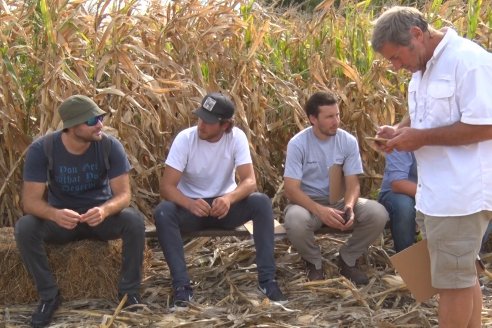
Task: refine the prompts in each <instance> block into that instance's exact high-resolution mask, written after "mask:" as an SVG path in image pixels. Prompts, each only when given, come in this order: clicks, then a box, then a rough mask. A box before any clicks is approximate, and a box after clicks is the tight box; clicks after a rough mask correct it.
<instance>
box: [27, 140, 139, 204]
mask: <svg viewBox="0 0 492 328" xmlns="http://www.w3.org/2000/svg"><path fill="white" fill-rule="evenodd" d="M61 134H62V132H61V131H59V132H55V134H54V135H53V152H52V158H53V170H52V179H51V181H50V182H49V188H48V203H50V204H51V205H52V206H54V207H56V208H69V209H72V210H75V211H79V212H80V211H86V210H87V209H89V208H92V207H94V206H98V205H101V204H102V203H104V202H105V201H107V200H108V199H110V198H111V197H112V192H111V188H110V186H109V180H111V179H113V178H115V177H118V176H120V175H122V174H124V173H127V172H128V171H130V169H131V166H130V163H129V161H128V158H127V156H126V153H125V150H124V148H123V145H122V144H121V143H120V142H119V141H118V140H117V139H116V138H114V137H112V136H109V135H108V136H107V137H108V138H109V139H110V141H111V147H110V152H109V166H110V168H109V170H106V166H105V164H104V151H103V142H102V141H93V142H92V143H91V145H90V147H89V148H88V149H87V151H86V152H85V153H84V154H81V155H74V154H71V153H69V152H68V151H67V149H66V148H65V146H64V145H63V142H62V140H61ZM43 142H44V139H43V138H40V139H38V140H36V141H34V142H33V143H32V144H31V145H30V146H29V149H28V151H27V154H26V160H25V162H24V176H23V178H24V181H31V182H47V180H48V177H47V167H48V157H47V156H46V155H45V153H44V148H43Z"/></svg>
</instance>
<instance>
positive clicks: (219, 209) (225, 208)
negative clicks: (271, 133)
mask: <svg viewBox="0 0 492 328" xmlns="http://www.w3.org/2000/svg"><path fill="white" fill-rule="evenodd" d="M236 172H237V175H238V177H239V183H238V185H237V187H236V189H234V190H233V191H231V192H230V193H227V194H225V195H223V196H220V197H217V198H215V199H214V201H213V203H212V209H211V211H210V215H211V216H215V217H218V218H219V219H222V218H223V217H225V216H226V215H227V213H228V212H229V209H230V208H231V204H234V203H236V202H238V201H240V200H242V199H244V198H246V197H247V196H248V195H250V194H251V193H253V192H254V191H256V188H257V187H256V177H255V172H254V169H253V164H251V163H248V164H243V165H240V166H238V167H237V168H236Z"/></svg>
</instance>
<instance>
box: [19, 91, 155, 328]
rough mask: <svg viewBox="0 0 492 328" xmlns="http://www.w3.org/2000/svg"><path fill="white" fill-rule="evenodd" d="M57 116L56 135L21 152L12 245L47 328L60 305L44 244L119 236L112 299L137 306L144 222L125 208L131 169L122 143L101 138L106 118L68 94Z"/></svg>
mask: <svg viewBox="0 0 492 328" xmlns="http://www.w3.org/2000/svg"><path fill="white" fill-rule="evenodd" d="M58 112H59V114H60V117H61V119H62V121H63V130H62V131H57V132H54V133H53V134H51V135H47V136H45V137H42V138H39V139H37V140H36V141H34V142H33V143H32V144H31V145H30V146H29V149H28V151H27V155H26V159H25V163H24V172H23V190H22V203H23V210H24V216H23V217H21V218H20V219H19V220H18V221H17V223H16V226H15V239H16V243H17V247H18V248H19V251H20V254H21V256H22V259H23V261H24V264H25V266H26V268H27V270H28V272H29V273H30V274H31V276H32V278H33V280H34V282H35V285H36V289H37V291H38V295H39V297H40V299H41V300H40V304H39V307H38V308H37V310H36V311H35V312H34V313H33V316H32V326H33V327H43V326H45V325H48V324H49V323H50V322H51V319H52V316H53V313H54V312H55V311H56V309H57V308H58V306H59V305H60V302H61V297H60V292H59V289H58V286H57V284H56V280H55V277H54V276H53V273H52V271H51V269H50V267H49V264H48V259H47V256H46V252H45V247H44V244H45V243H56V244H65V243H69V242H71V241H76V240H81V239H89V238H90V239H98V240H113V239H119V238H122V240H123V250H122V253H123V254H122V261H123V263H122V272H121V280H120V282H119V285H118V289H119V290H118V291H119V297H120V299H121V298H123V296H124V295H125V294H127V295H128V298H127V301H126V304H125V306H129V305H134V304H141V302H140V297H139V289H140V284H141V279H142V272H141V268H142V261H143V251H144V244H145V225H144V220H143V215H142V214H141V213H140V212H139V211H138V210H136V209H134V208H131V207H129V205H130V199H131V190H130V181H129V176H128V172H129V171H130V169H131V166H130V163H129V161H128V158H127V155H126V153H125V150H124V148H123V145H122V144H121V143H120V142H119V141H118V140H117V139H116V138H114V137H112V136H108V135H104V134H103V132H102V127H103V123H102V120H103V117H104V115H105V114H106V113H105V112H104V111H103V110H101V109H100V108H99V107H98V106H97V105H96V103H95V102H94V101H92V100H91V99H90V98H88V97H86V96H81V95H75V96H71V97H69V98H67V99H66V100H65V101H64V102H63V103H62V104H61V105H60V107H59V108H58ZM47 143H49V145H47ZM104 143H107V145H108V146H107V147H105V146H104ZM105 148H106V149H105ZM47 149H49V151H48V150H47ZM105 157H106V158H105ZM105 160H106V161H107V163H105ZM46 191H47V195H48V197H47V198H46V197H45V192H46Z"/></svg>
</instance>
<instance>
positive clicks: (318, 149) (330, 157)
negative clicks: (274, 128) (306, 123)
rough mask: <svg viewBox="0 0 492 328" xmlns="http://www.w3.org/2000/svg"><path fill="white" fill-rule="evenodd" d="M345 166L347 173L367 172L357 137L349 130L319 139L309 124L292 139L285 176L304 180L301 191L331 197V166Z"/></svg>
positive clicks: (310, 194) (314, 195)
mask: <svg viewBox="0 0 492 328" xmlns="http://www.w3.org/2000/svg"><path fill="white" fill-rule="evenodd" d="M333 164H339V165H343V166H342V168H343V173H344V175H345V176H349V175H356V174H360V173H362V172H363V169H362V161H361V159H360V153H359V145H358V143H357V139H355V137H354V136H353V135H351V134H350V133H348V132H347V131H345V130H342V129H338V130H337V133H336V135H334V136H332V137H330V138H328V139H327V140H319V139H318V138H317V137H316V136H315V135H314V132H313V128H312V127H308V128H306V129H304V130H302V131H301V132H299V133H297V134H296V135H295V136H294V137H292V139H290V141H289V143H288V145H287V157H286V159H285V171H284V177H286V178H292V179H296V180H300V181H301V190H302V191H303V192H304V193H306V195H308V196H309V197H312V198H318V197H328V196H329V184H330V182H329V178H328V168H329V167H331V166H332V165H333Z"/></svg>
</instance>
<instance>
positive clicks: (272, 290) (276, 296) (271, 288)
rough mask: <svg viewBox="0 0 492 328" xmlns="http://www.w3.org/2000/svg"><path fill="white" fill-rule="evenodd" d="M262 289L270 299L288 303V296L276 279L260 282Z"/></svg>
mask: <svg viewBox="0 0 492 328" xmlns="http://www.w3.org/2000/svg"><path fill="white" fill-rule="evenodd" d="M258 288H259V289H260V291H261V292H262V293H263V294H265V295H266V297H268V298H269V299H270V301H274V302H277V303H280V304H285V303H287V302H288V301H287V298H286V297H285V296H284V294H283V293H282V291H281V290H280V288H279V287H278V284H277V281H276V280H270V281H267V282H266V283H263V284H262V283H260V286H259V287H258Z"/></svg>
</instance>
